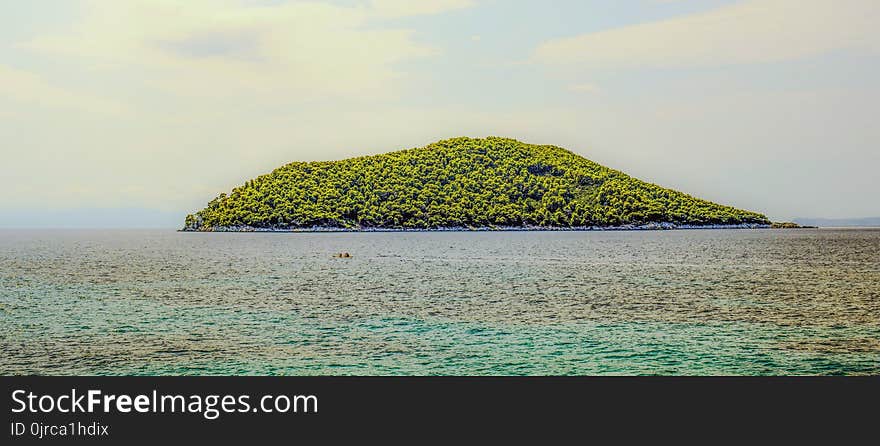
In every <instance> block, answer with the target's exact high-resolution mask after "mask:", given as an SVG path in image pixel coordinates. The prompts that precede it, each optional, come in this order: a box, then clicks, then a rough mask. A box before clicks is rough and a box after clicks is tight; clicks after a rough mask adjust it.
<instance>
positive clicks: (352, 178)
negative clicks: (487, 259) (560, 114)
mask: <svg viewBox="0 0 880 446" xmlns="http://www.w3.org/2000/svg"><path fill="white" fill-rule="evenodd" d="M769 225H770V221H769V220H768V219H767V217H765V216H764V215H762V214H759V213H755V212H750V211H745V210H741V209H736V208H733V207H730V206H724V205H721V204H716V203H713V202H710V201H706V200H702V199H699V198H695V197H692V196H690V195H687V194H684V193H682V192H677V191H674V190H671V189H666V188H664V187H660V186H657V185H655V184H651V183H647V182H644V181H641V180H638V179H636V178H632V177H630V176H629V175H626V174H624V173H622V172H619V171H616V170H613V169H609V168H607V167H604V166H601V165H599V164H596V163H594V162H592V161H590V160H588V159H586V158H584V157H581V156H579V155H577V154H575V153H572V152H570V151H568V150H565V149H563V148H560V147H556V146H549V145H533V144H525V143H522V142H519V141H516V140H513V139H508V138H499V137H489V138H479V139H477V138H453V139H447V140H443V141H439V142H436V143H433V144H430V145H427V146H425V147H420V148H414V149H408V150H400V151H396V152H391V153H386V154H382V155H374V156H363V157H358V158H350V159H345V160H340V161H318V162H293V163H290V164H287V165H285V166H282V167H279V168H278V169H275V170H274V171H272V172H271V173H268V174H265V175H261V176H259V177H257V178H254V179H252V180H249V181H247V182H245V184H244V185H242V186H239V187H237V188H235V189H233V190H232V191H231V193H230V194H228V195H227V194H225V193H222V194H220V195H219V196H218V197H216V198H215V199H213V200H211V202H210V203H208V206H207V207H206V208H204V209H202V210H200V211H198V212H197V213H195V214H191V215H187V216H186V220H185V224H184V228H183V230H185V231H270V230H274V231H303V230H365V231H369V230H444V229H445V230H492V229H503V230H513V229H523V230H541V229H607V228H615V229H638V228H645V229H661V228H662V229H671V228H682V227H768V226H769Z"/></svg>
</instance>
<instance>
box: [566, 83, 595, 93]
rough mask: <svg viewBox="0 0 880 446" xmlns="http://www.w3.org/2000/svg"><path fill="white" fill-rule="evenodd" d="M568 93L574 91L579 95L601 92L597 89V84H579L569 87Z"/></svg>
mask: <svg viewBox="0 0 880 446" xmlns="http://www.w3.org/2000/svg"><path fill="white" fill-rule="evenodd" d="M568 91H574V92H578V93H598V92H599V91H600V90H599V87H597V86H596V85H595V84H588V83H579V84H572V85H569V86H568Z"/></svg>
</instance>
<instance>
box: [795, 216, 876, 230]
mask: <svg viewBox="0 0 880 446" xmlns="http://www.w3.org/2000/svg"><path fill="white" fill-rule="evenodd" d="M794 221H795V222H796V223H798V224H802V225H809V226H819V227H823V226H824V227H826V228H827V227H850V226H853V227H855V226H867V227H880V217H865V218H807V217H799V218H795V219H794Z"/></svg>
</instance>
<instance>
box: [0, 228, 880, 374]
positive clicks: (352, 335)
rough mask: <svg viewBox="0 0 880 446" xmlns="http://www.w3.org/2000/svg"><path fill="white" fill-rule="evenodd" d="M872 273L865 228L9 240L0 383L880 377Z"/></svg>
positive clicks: (94, 233) (879, 282)
mask: <svg viewBox="0 0 880 446" xmlns="http://www.w3.org/2000/svg"><path fill="white" fill-rule="evenodd" d="M342 251H347V252H350V253H351V254H352V256H353V257H352V258H350V259H338V258H334V257H333V254H334V253H336V252H342ZM878 253H880V230H870V229H864V230H830V229H829V230H825V229H823V230H691V231H620V232H497V233H494V232H493V233H488V232H479V233H466V232H454V233H329V234H321V233H312V234H306V233H301V234H253V233H246V234H243V233H177V232H173V231H161V230H143V231H139V230H111V231H107V230H102V231H98V230H43V231H38V230H33V231H26V230H5V231H0V323H2V325H0V353H2V357H0V372H2V374H48V375H68V374H150V375H152V374H198V375H208V374H236V375H237V374H259V375H263V374H270V375H276V374H277V375H281V374H287V375H303V374H334V375H338V374H346V375H348V374H354V375H412V374H418V375H429V374H444V375H446V374H455V375H498V374H503V375H508V374H515V375H547V374H551V375H569V374H573V375H583V374H589V375H595V374H625V375H633V374H664V375H706V374H709V375H716V374H723V375H778V374H807V375H813V374H877V373H880V254H878Z"/></svg>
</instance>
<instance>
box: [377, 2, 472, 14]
mask: <svg viewBox="0 0 880 446" xmlns="http://www.w3.org/2000/svg"><path fill="white" fill-rule="evenodd" d="M473 5H474V2H473V1H471V0H417V1H413V0H373V2H372V4H371V6H372V8H371V9H372V12H373V13H374V14H376V15H377V16H379V17H383V18H397V17H406V16H414V15H425V14H438V13H441V12H447V11H453V10H456V9H464V8H469V7H471V6H473Z"/></svg>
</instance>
